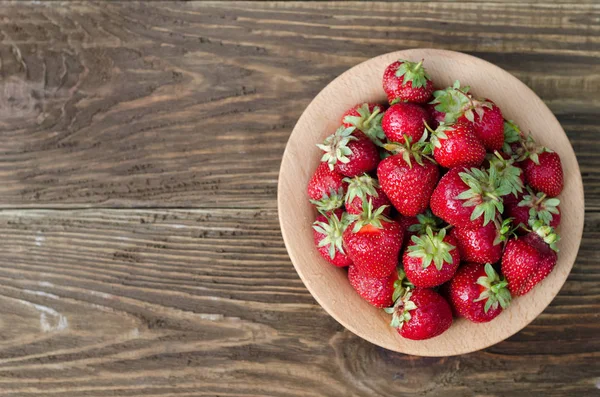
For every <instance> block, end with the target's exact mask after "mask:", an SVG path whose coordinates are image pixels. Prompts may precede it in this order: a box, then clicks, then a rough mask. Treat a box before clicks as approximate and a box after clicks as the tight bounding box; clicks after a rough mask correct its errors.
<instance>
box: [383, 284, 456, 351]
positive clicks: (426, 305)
mask: <svg viewBox="0 0 600 397" xmlns="http://www.w3.org/2000/svg"><path fill="white" fill-rule="evenodd" d="M385 311H386V313H390V314H392V322H391V326H392V327H394V328H396V329H397V330H398V333H399V334H400V335H401V336H403V337H404V338H407V339H413V340H422V339H429V338H433V337H434V336H438V335H440V334H442V333H443V332H445V331H446V330H447V329H448V328H450V326H451V325H452V310H451V309H450V305H449V304H448V302H447V301H446V300H445V299H444V298H443V297H442V296H441V295H440V294H438V293H437V292H435V291H433V290H431V289H423V288H416V289H414V290H410V289H409V290H408V291H407V293H406V294H405V295H404V296H403V297H401V298H400V299H398V300H397V301H396V304H395V305H394V307H390V308H387V309H385Z"/></svg>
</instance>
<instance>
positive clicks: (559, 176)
mask: <svg viewBox="0 0 600 397" xmlns="http://www.w3.org/2000/svg"><path fill="white" fill-rule="evenodd" d="M537 160H538V161H537V162H536V161H535V160H534V158H531V157H530V158H528V159H526V160H525V161H524V162H523V171H525V180H526V181H527V184H528V185H529V186H531V187H532V188H533V189H534V190H537V191H538V192H542V193H544V194H546V195H548V196H550V197H556V196H558V195H559V194H560V192H562V189H563V170H562V164H561V162H560V157H559V156H558V154H557V153H554V152H543V153H540V154H538V156H537Z"/></svg>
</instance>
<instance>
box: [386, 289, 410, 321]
mask: <svg viewBox="0 0 600 397" xmlns="http://www.w3.org/2000/svg"><path fill="white" fill-rule="evenodd" d="M411 296H412V289H411V288H408V289H406V291H405V293H404V295H403V296H402V297H401V298H399V299H398V300H397V301H396V303H395V304H394V306H392V307H388V308H385V309H384V310H385V312H386V313H388V314H391V315H392V322H391V323H390V325H391V326H392V327H394V328H398V329H402V326H403V325H404V323H407V322H409V321H410V319H411V318H412V316H411V315H410V312H411V311H413V310H416V309H417V305H416V304H415V302H413V301H411V300H410V297H411Z"/></svg>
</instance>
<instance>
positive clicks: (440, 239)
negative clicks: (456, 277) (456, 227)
mask: <svg viewBox="0 0 600 397" xmlns="http://www.w3.org/2000/svg"><path fill="white" fill-rule="evenodd" d="M445 237H446V229H442V230H440V231H439V232H437V234H434V233H433V230H431V228H430V227H428V228H427V231H426V233H425V234H423V235H420V236H412V237H411V241H412V242H413V243H414V245H411V246H409V247H408V256H410V257H411V258H420V259H421V260H422V262H423V269H427V268H428V267H429V265H431V263H432V262H433V264H434V265H435V267H436V269H438V270H442V267H443V266H444V263H452V261H453V259H452V255H450V251H452V250H453V249H456V247H455V246H453V245H452V244H448V243H447V242H445V241H444V238H445Z"/></svg>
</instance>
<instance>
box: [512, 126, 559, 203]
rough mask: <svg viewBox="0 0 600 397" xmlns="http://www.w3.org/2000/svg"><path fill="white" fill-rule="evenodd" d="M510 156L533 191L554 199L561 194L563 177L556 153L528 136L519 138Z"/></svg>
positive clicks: (513, 145)
mask: <svg viewBox="0 0 600 397" xmlns="http://www.w3.org/2000/svg"><path fill="white" fill-rule="evenodd" d="M513 125H514V124H513ZM517 128H518V127H517ZM511 154H512V155H513V157H515V158H516V159H517V160H518V161H520V162H521V163H520V166H521V168H522V169H523V171H524V173H525V180H526V182H527V184H528V185H529V186H531V187H532V188H533V189H534V190H536V191H538V192H542V193H544V194H546V195H547V196H549V197H556V196H558V195H559V194H560V192H562V189H563V184H564V176H563V170H562V163H561V161H560V156H559V155H558V154H557V153H555V152H553V151H552V150H550V149H548V148H546V147H544V146H540V145H538V144H537V143H536V142H535V140H534V139H533V137H532V136H531V134H530V135H529V136H527V137H521V138H520V140H519V142H518V144H512V146H511Z"/></svg>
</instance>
